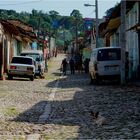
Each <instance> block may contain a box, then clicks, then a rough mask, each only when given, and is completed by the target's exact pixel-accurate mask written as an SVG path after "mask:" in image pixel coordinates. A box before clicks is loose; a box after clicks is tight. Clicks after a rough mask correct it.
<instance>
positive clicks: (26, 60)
mask: <svg viewBox="0 0 140 140" xmlns="http://www.w3.org/2000/svg"><path fill="white" fill-rule="evenodd" d="M7 75H8V79H13V77H23V78H29V79H30V80H31V81H33V80H34V75H35V60H34V59H33V58H32V57H27V56H14V57H13V58H12V61H11V63H10V64H9V68H8V72H7Z"/></svg>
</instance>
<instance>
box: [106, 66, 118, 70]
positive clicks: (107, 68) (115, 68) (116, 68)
mask: <svg viewBox="0 0 140 140" xmlns="http://www.w3.org/2000/svg"><path fill="white" fill-rule="evenodd" d="M105 70H119V67H117V66H116V67H113V66H107V67H105Z"/></svg>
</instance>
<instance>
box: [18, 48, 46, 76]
mask: <svg viewBox="0 0 140 140" xmlns="http://www.w3.org/2000/svg"><path fill="white" fill-rule="evenodd" d="M20 55H21V56H30V57H32V58H33V59H34V60H35V62H36V65H35V75H38V76H40V77H41V76H42V75H43V74H44V71H45V60H44V55H43V51H42V50H25V51H23V52H22V53H21V54H20Z"/></svg>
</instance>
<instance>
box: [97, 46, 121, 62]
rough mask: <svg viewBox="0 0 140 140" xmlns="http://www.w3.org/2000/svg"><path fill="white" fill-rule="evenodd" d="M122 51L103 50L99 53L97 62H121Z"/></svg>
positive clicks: (118, 49) (117, 49)
mask: <svg viewBox="0 0 140 140" xmlns="http://www.w3.org/2000/svg"><path fill="white" fill-rule="evenodd" d="M120 59H121V50H120V48H116V49H101V50H99V51H98V56H97V60H98V61H110V60H120Z"/></svg>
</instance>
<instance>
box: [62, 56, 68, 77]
mask: <svg viewBox="0 0 140 140" xmlns="http://www.w3.org/2000/svg"><path fill="white" fill-rule="evenodd" d="M61 67H62V71H63V75H66V71H67V60H66V58H64V59H63V60H62V63H61Z"/></svg>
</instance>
